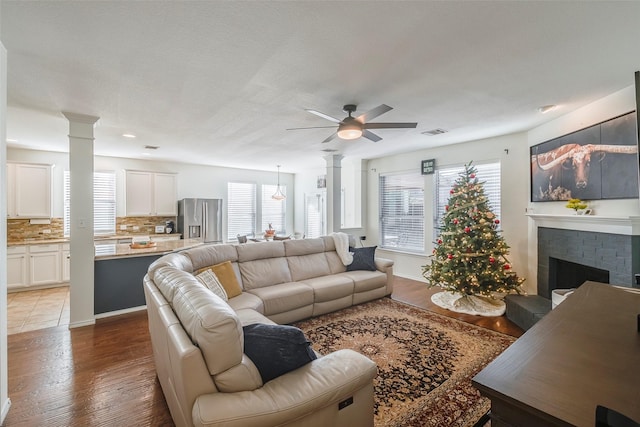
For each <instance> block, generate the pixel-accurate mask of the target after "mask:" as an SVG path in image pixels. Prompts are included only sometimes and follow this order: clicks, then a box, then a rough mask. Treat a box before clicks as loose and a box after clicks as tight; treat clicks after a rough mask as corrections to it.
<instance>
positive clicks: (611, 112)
mask: <svg viewBox="0 0 640 427" xmlns="http://www.w3.org/2000/svg"><path fill="white" fill-rule="evenodd" d="M635 109H636V101H635V86H633V85H632V86H629V87H626V88H624V89H622V90H620V91H618V92H615V93H613V94H611V95H609V96H607V97H605V98H602V99H600V100H597V101H595V102H593V103H591V104H589V105H586V106H584V107H582V108H579V109H578V110H576V111H573V112H571V113H568V114H565V115H564V116H562V117H559V118H557V119H555V120H553V121H550V122H548V123H545V124H544V125H542V126H539V127H537V128H535V129H532V130H531V131H529V132H528V134H527V140H528V145H529V146H533V145H536V144H539V143H541V142H544V141H548V140H550V139H553V138H557V137H560V136H563V135H566V134H568V133H571V132H575V131H577V130H580V129H584V128H586V127H589V126H592V125H595V124H598V123H601V122H603V121H606V120H609V119H612V118H614V117H617V116H620V115H622V114H625V113H628V112H630V111H633V110H635ZM527 162H529V160H527ZM523 166H524V165H523ZM527 168H529V163H527ZM565 204H566V202H544V203H542V202H539V203H530V204H529V207H528V209H529V211H530V212H531V213H533V214H558V215H567V214H568V210H567V208H566V207H565ZM589 207H590V208H592V209H593V211H594V213H595V215H598V216H604V217H630V216H640V203H639V202H638V199H621V200H594V201H590V202H589ZM528 235H529V238H528V245H529V253H530V254H531V256H530V257H529V265H528V271H529V273H528V277H529V280H530V281H531V282H533V283H537V276H538V274H537V273H538V272H537V265H538V259H537V246H538V235H537V228H536V226H535V224H534V222H533V220H531V219H530V220H529V224H528ZM532 293H535V291H534V292H532Z"/></svg>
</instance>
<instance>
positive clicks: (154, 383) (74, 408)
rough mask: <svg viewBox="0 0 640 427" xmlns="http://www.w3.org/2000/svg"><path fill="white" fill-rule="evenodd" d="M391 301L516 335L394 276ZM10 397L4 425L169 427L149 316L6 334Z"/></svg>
mask: <svg viewBox="0 0 640 427" xmlns="http://www.w3.org/2000/svg"><path fill="white" fill-rule="evenodd" d="M394 289H395V290H394V293H393V295H392V297H393V298H394V299H397V300H399V301H403V302H406V303H409V304H413V305H416V306H418V307H423V308H425V309H428V310H431V311H435V312H438V313H441V314H444V315H450V316H452V317H455V318H458V319H460V320H463V321H465V322H469V323H473V324H476V325H479V326H482V327H485V328H488V329H492V330H496V331H499V332H502V333H506V334H509V335H513V336H516V337H518V336H520V335H521V334H522V333H523V332H522V330H521V329H520V328H518V327H517V326H515V325H514V324H512V323H511V322H510V321H509V320H507V319H506V318H505V317H498V318H482V317H479V316H469V315H461V314H454V313H451V312H448V311H447V310H443V309H440V308H439V307H437V306H434V305H433V304H432V303H431V301H430V296H431V294H433V293H434V292H435V291H434V290H429V289H427V287H426V285H425V284H423V283H420V282H416V281H413V280H408V279H402V278H399V277H398V278H396V281H395V288H394ZM7 341H8V358H9V360H8V365H9V375H8V381H9V397H10V398H11V401H12V406H11V409H10V411H9V413H8V415H7V419H6V420H5V426H29V427H32V426H47V427H53V426H60V427H62V426H65V427H76V426H77V427H92V426H106V427H111V426H136V427H138V426H153V427H156V426H172V425H173V422H172V420H171V415H170V413H169V409H168V407H167V404H166V402H165V400H164V396H163V394H162V390H161V388H160V383H159V382H158V380H157V378H156V375H155V368H154V364H153V357H152V352H151V343H150V340H149V332H148V323H147V314H146V312H145V311H141V312H136V313H131V314H126V315H122V316H117V317H112V318H107V319H101V320H98V321H97V322H96V324H95V325H93V326H85V327H82V328H75V329H71V330H70V329H68V328H67V327H66V326H58V327H54V328H47V329H41V330H36V331H29V332H23V333H17V334H13V335H9V336H8V337H7Z"/></svg>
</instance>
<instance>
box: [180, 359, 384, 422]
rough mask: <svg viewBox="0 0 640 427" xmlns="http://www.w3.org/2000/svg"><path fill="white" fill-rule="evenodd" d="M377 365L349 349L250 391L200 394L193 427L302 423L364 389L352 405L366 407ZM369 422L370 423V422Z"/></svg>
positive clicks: (195, 408) (371, 392) (370, 397)
mask: <svg viewBox="0 0 640 427" xmlns="http://www.w3.org/2000/svg"><path fill="white" fill-rule="evenodd" d="M376 375H377V367H376V364H375V363H374V362H373V361H371V360H370V359H368V358H367V357H365V356H363V355H361V354H359V353H357V352H355V351H353V350H348V349H343V350H338V351H335V352H333V353H331V354H328V355H326V356H324V357H321V358H320V359H316V360H314V361H312V362H310V363H308V364H306V365H304V366H303V367H301V368H298V369H296V370H295V371H292V372H289V373H287V374H285V375H282V376H280V377H278V378H276V379H274V380H272V381H269V382H268V383H266V384H265V385H264V386H263V387H262V388H259V389H257V390H254V391H244V392H239V393H210V394H205V395H202V396H199V397H198V398H197V399H196V402H195V404H194V406H193V413H192V415H193V422H194V425H195V426H214V425H224V426H228V427H233V426H237V427H252V426H255V427H266V426H276V425H281V424H284V423H287V422H290V421H294V420H297V419H301V418H304V417H307V416H309V415H311V414H313V413H314V412H316V411H319V410H321V409H322V408H326V407H329V406H331V405H335V412H337V411H338V403H339V402H342V401H344V400H346V399H348V398H350V397H352V396H354V395H355V394H356V393H357V392H358V391H359V390H361V389H363V388H367V387H368V388H369V390H368V391H367V393H366V395H367V397H366V398H362V397H359V398H358V399H354V400H360V401H359V402H358V401H356V402H355V404H356V405H358V404H360V405H364V407H365V408H368V407H369V406H371V410H370V412H371V413H370V414H367V413H366V411H365V414H364V416H365V417H367V416H369V415H370V416H371V419H372V420H373V410H372V409H373V406H372V405H373V387H372V383H373V379H374V378H375V377H376ZM372 422H373V421H372Z"/></svg>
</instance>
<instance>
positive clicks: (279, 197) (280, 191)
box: [271, 165, 287, 200]
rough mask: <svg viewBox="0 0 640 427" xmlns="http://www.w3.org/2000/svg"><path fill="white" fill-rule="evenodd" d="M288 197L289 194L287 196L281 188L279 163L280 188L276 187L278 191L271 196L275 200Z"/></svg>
mask: <svg viewBox="0 0 640 427" xmlns="http://www.w3.org/2000/svg"><path fill="white" fill-rule="evenodd" d="M286 197H287V196H285V195H284V194H283V193H282V190H281V189H280V165H278V188H277V189H276V192H275V193H273V196H271V198H272V199H273V200H284V199H286Z"/></svg>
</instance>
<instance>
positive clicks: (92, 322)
mask: <svg viewBox="0 0 640 427" xmlns="http://www.w3.org/2000/svg"><path fill="white" fill-rule="evenodd" d="M95 324H96V319H89V320H82V321H80V322H69V329H73V328H81V327H83V326H91V325H95Z"/></svg>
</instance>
